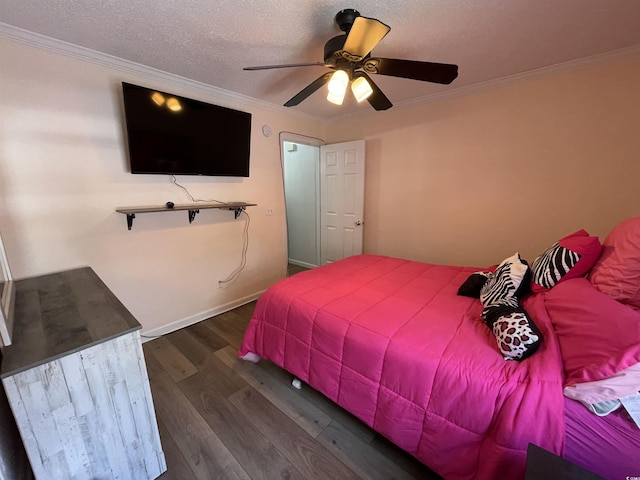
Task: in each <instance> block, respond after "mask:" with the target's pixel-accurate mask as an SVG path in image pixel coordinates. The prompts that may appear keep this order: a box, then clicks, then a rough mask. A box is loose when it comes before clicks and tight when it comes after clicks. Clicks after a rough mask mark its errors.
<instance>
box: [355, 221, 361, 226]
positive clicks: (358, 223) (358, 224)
mask: <svg viewBox="0 0 640 480" xmlns="http://www.w3.org/2000/svg"><path fill="white" fill-rule="evenodd" d="M354 223H355V225H356V227H359V226H360V225H362V222H361V221H360V220H358V221H356V222H354Z"/></svg>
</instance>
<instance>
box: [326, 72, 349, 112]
mask: <svg viewBox="0 0 640 480" xmlns="http://www.w3.org/2000/svg"><path fill="white" fill-rule="evenodd" d="M348 85H349V75H348V74H347V72H345V71H344V70H336V71H335V73H334V74H333V75H331V80H329V93H328V95H327V100H329V101H330V102H331V103H335V104H336V105H342V101H343V100H344V95H345V93H346V92H347V86H348Z"/></svg>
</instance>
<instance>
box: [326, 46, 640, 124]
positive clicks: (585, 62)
mask: <svg viewBox="0 0 640 480" xmlns="http://www.w3.org/2000/svg"><path fill="white" fill-rule="evenodd" d="M634 55H640V44H639V45H632V46H630V47H626V48H622V49H619V50H612V51H610V52H606V53H601V54H598V55H592V56H589V57H584V58H578V59H576V60H570V61H568V62H563V63H558V64H555V65H550V66H548V67H542V68H536V69H534V70H528V71H526V72H521V73H516V74H513V75H508V76H506V77H500V78H496V79H493V80H488V81H486V82H480V83H474V84H472V85H466V86H464V87H459V88H452V89H450V90H447V91H445V92H439V93H434V94H430V95H425V96H422V97H417V98H412V99H410V100H405V101H402V102H397V103H394V106H393V110H394V111H397V110H404V109H409V108H414V107H419V106H422V105H427V104H429V103H435V102H441V101H444V100H449V99H453V98H457V97H462V96H465V95H472V94H474V93H480V92H485V91H488V90H493V89H496V88H499V87H504V86H507V85H513V84H517V83H522V82H525V81H528V80H532V79H534V78H539V77H544V76H548V75H555V74H558V73H562V72H570V71H575V70H580V69H583V68H588V67H591V66H594V65H600V64H603V63H608V62H611V61H614V60H617V59H619V58H623V57H631V56H634ZM378 114H379V113H378ZM369 115H371V113H370V112H351V113H347V114H344V115H339V116H335V117H331V120H334V121H344V120H350V119H354V118H362V117H365V116H369Z"/></svg>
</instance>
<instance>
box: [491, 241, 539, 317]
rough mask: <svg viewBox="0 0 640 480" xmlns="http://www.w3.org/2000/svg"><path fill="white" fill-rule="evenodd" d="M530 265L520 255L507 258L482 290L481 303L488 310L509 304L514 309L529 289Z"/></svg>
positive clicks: (516, 254)
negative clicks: (496, 305)
mask: <svg viewBox="0 0 640 480" xmlns="http://www.w3.org/2000/svg"><path fill="white" fill-rule="evenodd" d="M529 277H530V273H529V265H528V264H527V262H526V261H525V260H522V259H521V258H520V254H519V253H517V252H516V253H515V254H513V255H512V256H511V257H508V258H505V259H504V260H503V261H502V263H500V265H498V268H496V270H495V271H494V272H493V273H490V274H489V276H488V278H487V281H486V282H485V284H484V285H483V286H482V289H481V290H480V301H481V302H482V305H483V306H484V307H485V308H486V307H489V306H491V305H495V304H502V303H508V304H512V305H513V306H514V307H515V306H517V305H518V298H520V297H521V296H522V295H524V293H526V292H527V291H528V289H529Z"/></svg>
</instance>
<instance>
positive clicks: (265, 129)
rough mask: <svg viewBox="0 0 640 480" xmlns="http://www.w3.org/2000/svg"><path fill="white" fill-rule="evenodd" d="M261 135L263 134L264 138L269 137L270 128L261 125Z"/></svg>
mask: <svg viewBox="0 0 640 480" xmlns="http://www.w3.org/2000/svg"><path fill="white" fill-rule="evenodd" d="M262 134H263V135H264V136H265V137H268V136H270V135H271V127H270V126H269V125H263V126H262Z"/></svg>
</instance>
